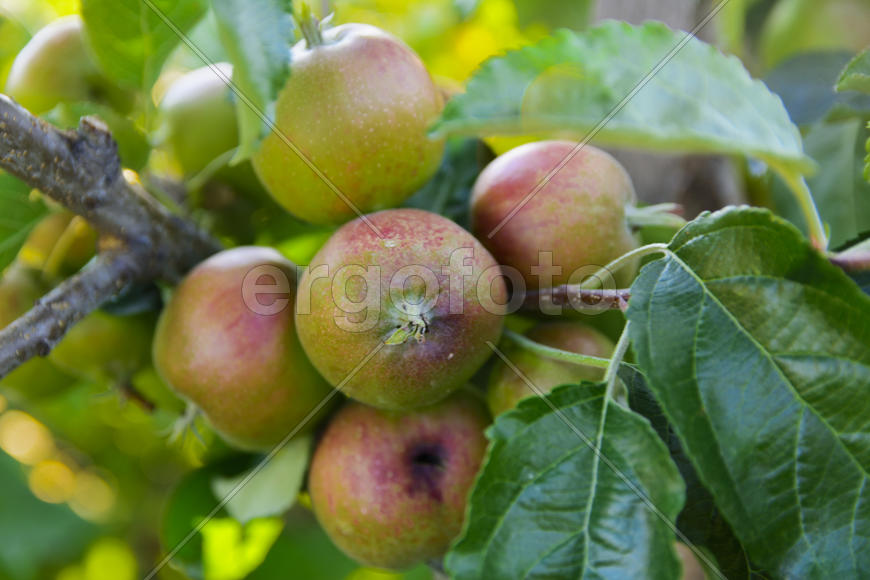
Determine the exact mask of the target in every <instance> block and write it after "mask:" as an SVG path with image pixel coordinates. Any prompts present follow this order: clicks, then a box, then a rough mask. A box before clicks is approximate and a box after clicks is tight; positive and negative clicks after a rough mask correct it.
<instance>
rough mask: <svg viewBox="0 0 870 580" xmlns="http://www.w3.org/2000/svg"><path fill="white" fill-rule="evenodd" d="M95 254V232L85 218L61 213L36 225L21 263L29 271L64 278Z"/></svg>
mask: <svg viewBox="0 0 870 580" xmlns="http://www.w3.org/2000/svg"><path fill="white" fill-rule="evenodd" d="M96 251H97V233H96V231H94V229H93V228H92V227H91V226H90V225H89V224H88V223H87V222H86V221H85V220H84V219H83V218H81V217H76V216H75V215H73V214H72V213H70V212H68V211H60V212H54V213H51V214H49V215H47V216H45V217H44V218H42V219H41V220H40V221H39V223H38V224H36V226H35V227H34V228H33V230H31V232H30V234H28V236H27V241H25V243H24V246H23V247H22V248H21V251H20V252H19V253H18V259H19V260H20V261H21V262H22V263H24V264H25V265H26V266H28V267H31V268H37V269H41V270H43V271H44V272H46V273H48V274H49V275H56V276H61V277H64V276H69V275H70V274H73V273H75V272H78V271H79V270H80V269H81V268H82V266H84V265H85V264H86V263H87V262H88V261H89V260H90V259H91V258H93V257H94V254H95V253H96Z"/></svg>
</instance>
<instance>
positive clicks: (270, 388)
mask: <svg viewBox="0 0 870 580" xmlns="http://www.w3.org/2000/svg"><path fill="white" fill-rule="evenodd" d="M295 293H296V271H295V266H294V265H293V264H292V263H291V262H289V261H288V260H286V259H284V258H283V257H282V256H281V254H279V253H278V252H276V251H275V250H273V249H270V248H262V247H253V246H247V247H239V248H234V249H232V250H226V251H223V252H220V253H218V254H216V255H214V256H212V257H211V258H209V259H207V260H206V261H204V262H202V263H201V264H199V265H198V266H197V267H196V268H194V269H193V270H192V271H191V272H190V274H188V276H187V277H186V278H185V279H184V280H183V281H182V282H181V284H179V286H178V288H176V290H175V294H174V295H173V297H172V299H171V300H170V301H169V303H168V304H167V305H166V307H165V309H164V311H163V313H162V314H161V316H160V321H159V323H158V326H157V332H156V335H155V337H154V349H153V352H154V366H155V367H156V368H157V370H158V372H159V373H160V375H161V376H162V377H163V379H164V380H165V381H166V382H167V384H169V385H170V386H171V387H172V388H173V389H174V390H175V391H176V392H177V393H178V394H180V395H181V396H183V397H184V398H186V399H188V400H189V401H191V402H193V403H194V404H196V405H197V406H198V407H199V408H200V409H202V411H203V413H204V414H205V416H206V417H207V418H208V419H209V421H210V422H211V423H212V425H213V426H214V427H215V429H216V430H217V431H218V432H220V433H221V434H222V435H223V436H224V438H225V439H227V440H228V441H229V442H231V443H232V444H234V445H236V446H237V447H241V448H243V449H252V450H259V449H268V448H270V447H271V446H272V445H274V444H276V443H278V442H279V441H281V440H282V439H283V438H284V437H285V436H286V435H287V434H288V433H289V432H290V431H291V430H293V429H294V428H296V427H297V425H300V424H301V423H302V421H303V420H305V419H306V417H307V416H308V415H309V413H310V412H312V411H313V410H314V409H315V408H316V407H317V405H318V404H320V403H321V401H323V400H324V398H326V397H327V395H329V392H330V388H329V385H328V384H327V383H326V382H325V381H324V380H323V379H322V378H321V377H320V375H318V374H317V371H316V370H314V367H312V366H311V363H309V362H308V359H307V358H305V353H304V352H303V351H302V347H301V346H300V345H299V339H298V338H297V337H296V329H295V327H294V324H293V300H294V298H295ZM314 423H315V421H312V420H309V421H308V423H307V424H306V425H305V428H306V429H310V428H311V427H312V426H313V425H314Z"/></svg>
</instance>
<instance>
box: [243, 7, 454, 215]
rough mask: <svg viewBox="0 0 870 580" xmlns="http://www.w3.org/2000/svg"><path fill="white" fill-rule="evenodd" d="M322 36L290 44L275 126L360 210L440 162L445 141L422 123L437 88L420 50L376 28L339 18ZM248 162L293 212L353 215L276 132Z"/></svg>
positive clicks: (402, 195) (435, 105)
mask: <svg viewBox="0 0 870 580" xmlns="http://www.w3.org/2000/svg"><path fill="white" fill-rule="evenodd" d="M323 42H324V44H322V45H318V46H314V47H312V48H309V47H308V45H307V43H306V41H301V42H299V43H298V44H296V45H295V46H294V47H293V50H292V57H291V62H292V65H291V73H290V76H289V78H288V80H287V84H286V85H285V87H284V89H283V91H282V92H281V93H280V95H279V96H278V101H277V103H276V110H275V123H276V126H277V127H278V129H279V130H280V132H281V133H282V134H283V135H284V136H285V137H286V138H287V139H288V140H289V141H290V142H292V143H293V144H294V145H295V147H297V148H298V149H299V150H300V151H301V152H302V153H304V155H305V156H306V157H307V158H308V160H310V161H311V162H312V163H313V164H314V166H315V167H317V168H318V169H319V170H320V171H321V172H322V173H323V174H325V175H326V176H327V177H328V178H329V179H330V180H331V181H332V183H333V184H334V185H335V186H336V187H337V188H338V189H339V190H340V191H341V192H342V193H343V194H344V195H345V196H347V198H348V199H350V201H351V202H352V203H353V204H354V205H355V206H356V207H357V208H358V210H359V211H360V212H361V213H368V212H371V211H375V210H380V209H387V208H391V207H396V206H398V205H400V204H401V203H402V201H404V200H405V199H406V198H407V197H408V196H410V195H411V194H412V193H414V192H415V191H416V190H417V189H419V188H420V186H422V185H423V184H424V183H425V182H426V181H428V180H429V178H430V177H432V175H433V174H434V173H435V171H436V169H437V168H438V165H439V164H440V162H441V157H442V156H443V153H444V141H443V140H433V139H430V138H429V137H428V136H427V133H426V131H427V128H428V126H429V124H430V123H431V122H432V121H434V120H435V118H436V117H437V116H438V114H439V113H440V111H441V108H442V106H443V100H442V97H441V94H440V92H439V90H438V88H437V87H436V86H435V84H434V83H433V81H432V78H431V77H430V76H429V73H428V72H427V71H426V69H425V67H424V66H423V63H422V62H421V61H420V58H419V57H418V56H417V55H416V54H414V52H413V51H412V50H411V49H410V48H408V47H407V46H406V45H405V44H404V43H402V42H401V41H400V40H398V39H397V38H395V37H393V36H392V35H390V34H388V33H386V32H384V31H383V30H380V29H378V28H375V27H373V26H368V25H364V24H344V25H341V26H336V27H335V28H331V29H328V30H326V31H324V32H323ZM253 163H254V169H255V170H256V172H257V175H259V177H260V181H262V182H263V184H264V185H265V186H266V189H267V190H268V191H269V192H270V193H271V194H272V196H273V197H274V198H275V199H276V200H277V201H278V203H280V204H281V205H283V206H284V207H285V208H286V209H287V211H289V212H290V213H292V214H294V215H296V216H297V217H299V218H301V219H303V220H306V221H309V222H312V223H316V224H340V223H344V222H346V221H348V220H350V219H352V218H353V217H355V216H356V213H355V212H354V210H353V208H351V207H349V206H348V205H347V204H346V203H345V202H344V201H342V199H341V198H340V197H339V196H338V195H336V193H335V192H334V191H333V190H332V189H331V188H330V187H329V186H327V185H326V184H325V183H324V182H323V181H322V180H321V178H320V177H318V175H317V174H316V173H315V172H314V171H312V169H311V168H310V167H309V166H308V164H306V163H305V161H303V160H302V159H301V158H300V157H299V156H298V155H297V154H296V153H295V152H294V151H293V150H292V149H291V148H290V147H288V145H287V144H286V143H285V142H284V140H283V139H282V138H281V137H279V136H278V135H276V134H275V133H274V132H271V133H270V134H269V135H268V136H267V137H266V139H265V140H264V141H263V143H262V145H261V147H260V149H259V150H258V151H257V152H256V153H255V154H254V156H253Z"/></svg>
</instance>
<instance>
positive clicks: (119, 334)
mask: <svg viewBox="0 0 870 580" xmlns="http://www.w3.org/2000/svg"><path fill="white" fill-rule="evenodd" d="M154 318H155V317H154V315H153V313H150V312H145V313H140V314H134V315H130V316H117V315H115V314H110V313H108V312H105V311H102V310H96V311H94V312H91V313H90V314H88V315H87V316H85V317H84V318H83V319H82V320H80V321H79V322H77V323H76V324H75V325H73V326H72V327H70V329H69V330H68V331H67V333H66V335H64V337H63V338H62V339H61V341H60V342H59V343H57V345H56V346H55V347H54V348H53V349H52V350H51V352H50V353H49V354H48V358H49V360H51V362H53V363H54V364H55V365H56V366H57V367H58V368H60V369H63V370H64V371H66V372H67V373H69V374H71V375H74V376H77V377H80V378H82V379H87V380H91V381H95V382H97V383H103V384H113V383H118V382H123V381H127V380H129V379H130V378H131V377H132V376H133V375H135V374H136V373H137V372H138V371H140V370H141V369H143V368H145V367H146V366H148V364H149V360H150V354H151V340H152V337H153V335H154V322H155V320H154Z"/></svg>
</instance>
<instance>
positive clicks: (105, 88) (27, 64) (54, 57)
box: [6, 16, 132, 114]
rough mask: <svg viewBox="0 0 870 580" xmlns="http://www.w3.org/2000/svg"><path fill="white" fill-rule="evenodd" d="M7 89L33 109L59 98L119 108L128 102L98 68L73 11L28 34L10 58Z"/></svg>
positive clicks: (126, 106) (51, 104) (44, 107)
mask: <svg viewBox="0 0 870 580" xmlns="http://www.w3.org/2000/svg"><path fill="white" fill-rule="evenodd" d="M6 94H8V95H9V96H10V97H12V98H13V99H15V100H16V101H18V103H19V104H20V105H21V106H23V107H24V108H25V109H28V110H30V111H31V112H32V113H36V114H39V113H44V112H46V111H48V110H50V109H52V108H54V106H55V105H57V104H59V103H74V102H79V101H91V102H97V103H104V104H108V105H111V106H113V107H115V108H117V109H118V110H120V111H122V112H123V111H126V110H128V109H129V107H130V105H131V103H132V97H131V96H130V94H129V93H127V92H126V91H124V90H123V89H121V88H119V87H118V86H117V85H115V84H114V83H112V82H111V81H110V80H109V79H107V78H106V77H105V75H104V74H103V73H102V72H101V71H100V70H99V68H98V67H97V64H96V61H95V60H94V59H93V57H92V56H91V54H90V52H89V51H88V47H87V44H86V41H85V35H84V28H83V25H82V21H81V18H79V17H78V16H69V17H66V18H61V19H59V20H56V21H54V22H52V23H51V24H48V25H47V26H45V27H44V28H43V29H41V30H40V31H39V32H37V33H36V34H35V35H34V36H33V38H32V39H30V42H28V43H27V45H25V47H24V48H23V49H21V52H19V53H18V56H17V57H16V58H15V61H14V62H13V63H12V68H11V69H10V71H9V76H8V78H7V79H6Z"/></svg>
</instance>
